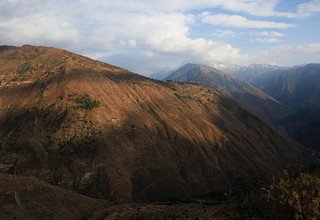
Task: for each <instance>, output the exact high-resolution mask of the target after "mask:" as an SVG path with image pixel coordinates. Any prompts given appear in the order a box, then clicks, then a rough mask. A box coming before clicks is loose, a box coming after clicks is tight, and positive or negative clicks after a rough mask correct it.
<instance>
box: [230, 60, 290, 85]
mask: <svg viewBox="0 0 320 220" xmlns="http://www.w3.org/2000/svg"><path fill="white" fill-rule="evenodd" d="M287 69H289V68H287V67H280V66H275V65H270V64H251V65H250V66H248V67H245V68H242V69H239V70H238V71H234V72H233V73H232V74H233V75H234V76H236V77H237V78H239V79H241V80H243V81H245V82H248V83H250V84H252V85H254V86H255V83H256V81H260V80H262V79H265V80H267V79H268V78H269V77H272V76H276V75H278V74H279V73H281V72H283V71H284V70H287Z"/></svg>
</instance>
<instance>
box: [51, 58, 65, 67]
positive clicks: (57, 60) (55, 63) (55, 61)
mask: <svg viewBox="0 0 320 220" xmlns="http://www.w3.org/2000/svg"><path fill="white" fill-rule="evenodd" d="M66 61H67V59H55V60H54V61H53V62H52V63H53V65H55V66H60V65H62V64H64V63H65V62H66Z"/></svg>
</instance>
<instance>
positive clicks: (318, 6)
mask: <svg viewBox="0 0 320 220" xmlns="http://www.w3.org/2000/svg"><path fill="white" fill-rule="evenodd" d="M317 13H320V0H312V1H309V2H305V3H302V4H299V5H298V12H297V14H298V16H299V17H308V16H311V15H313V14H317Z"/></svg>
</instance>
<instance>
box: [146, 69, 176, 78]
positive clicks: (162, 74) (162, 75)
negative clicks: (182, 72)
mask: <svg viewBox="0 0 320 220" xmlns="http://www.w3.org/2000/svg"><path fill="white" fill-rule="evenodd" d="M174 71H175V70H165V71H160V72H156V73H153V74H151V75H150V76H149V78H151V79H156V80H163V79H164V78H166V77H167V76H169V75H170V74H171V73H173V72H174Z"/></svg>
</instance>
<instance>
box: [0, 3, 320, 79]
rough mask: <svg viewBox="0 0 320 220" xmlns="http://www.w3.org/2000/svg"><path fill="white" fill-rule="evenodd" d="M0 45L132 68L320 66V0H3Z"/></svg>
mask: <svg viewBox="0 0 320 220" xmlns="http://www.w3.org/2000/svg"><path fill="white" fill-rule="evenodd" d="M0 44H2V45H3V44H7V45H17V46H20V45H24V44H33V45H45V46H54V47H59V48H63V49H67V50H70V51H73V52H76V53H80V54H82V55H85V56H89V57H92V58H94V59H98V60H102V61H105V62H108V63H111V64H114V65H118V66H121V67H124V68H127V69H129V70H131V71H134V72H138V73H141V74H145V75H149V74H150V73H153V72H157V71H161V70H166V69H170V68H175V67H179V66H181V65H183V64H185V63H189V62H192V63H209V62H211V63H212V62H222V63H232V64H237V65H249V64H251V63H270V64H276V65H282V66H293V65H300V64H304V63H309V62H320V0H303V1H297V0H286V1H284V0H268V1H265V0H229V1H227V0H197V1H194V0H117V1H114V0H104V1H101V0H58V1H56V0H46V1H43V0H0Z"/></svg>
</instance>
